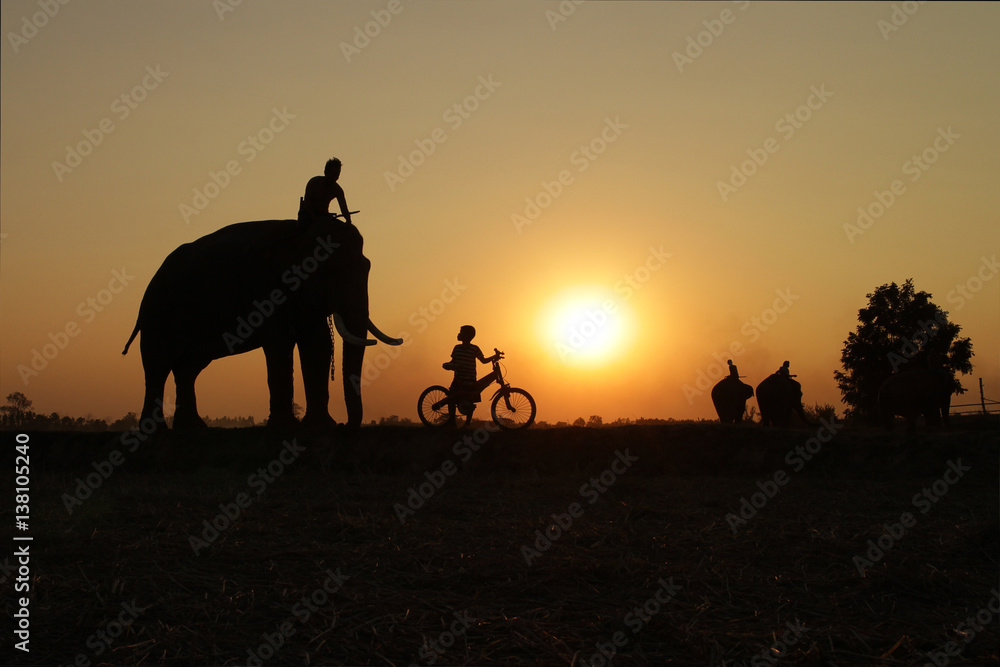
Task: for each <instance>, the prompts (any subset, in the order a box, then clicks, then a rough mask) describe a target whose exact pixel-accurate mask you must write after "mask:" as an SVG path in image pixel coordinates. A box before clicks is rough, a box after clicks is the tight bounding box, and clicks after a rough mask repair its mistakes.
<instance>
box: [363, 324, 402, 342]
mask: <svg viewBox="0 0 1000 667" xmlns="http://www.w3.org/2000/svg"><path fill="white" fill-rule="evenodd" d="M368 331H370V332H371V333H372V335H373V336H375V337H376V338H378V339H379V340H380V341H382V342H383V343H385V344H386V345H402V344H403V339H402V338H390V337H389V336H386V335H385V334H384V333H382V332H381V331H379V328H378V327H377V326H375V325H374V324H372V321H371V320H368Z"/></svg>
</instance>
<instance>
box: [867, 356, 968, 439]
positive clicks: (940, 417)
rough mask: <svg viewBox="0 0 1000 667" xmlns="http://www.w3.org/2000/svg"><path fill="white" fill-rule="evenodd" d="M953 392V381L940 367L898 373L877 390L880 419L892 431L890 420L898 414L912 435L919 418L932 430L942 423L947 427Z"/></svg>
mask: <svg viewBox="0 0 1000 667" xmlns="http://www.w3.org/2000/svg"><path fill="white" fill-rule="evenodd" d="M954 390H955V378H954V377H953V376H952V374H951V373H950V372H948V371H947V370H945V369H944V368H942V367H940V366H937V367H932V368H913V369H908V370H900V371H898V372H896V373H893V374H892V375H890V376H889V377H888V379H886V381H885V382H883V383H882V386H881V387H879V390H878V407H879V416H880V417H881V419H882V423H883V425H884V426H885V427H886V428H888V429H891V428H892V422H893V418H894V417H895V416H896V415H901V416H902V417H903V418H904V419H905V420H906V430H907V431H908V432H911V433H912V432H913V431H914V430H916V425H917V418H918V417H919V416H920V415H923V416H924V420H925V421H926V423H927V426H929V427H931V428H935V427H937V426H939V425H940V424H941V422H942V421H943V422H944V425H945V426H946V427H947V426H949V425H950V424H949V423H948V413H949V411H950V410H951V395H952V393H954Z"/></svg>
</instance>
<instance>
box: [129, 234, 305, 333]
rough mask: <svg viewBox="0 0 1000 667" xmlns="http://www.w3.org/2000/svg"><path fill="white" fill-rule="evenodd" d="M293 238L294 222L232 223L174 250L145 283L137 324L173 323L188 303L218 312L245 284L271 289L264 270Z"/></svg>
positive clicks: (273, 279) (272, 277)
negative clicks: (163, 319) (167, 320)
mask: <svg viewBox="0 0 1000 667" xmlns="http://www.w3.org/2000/svg"><path fill="white" fill-rule="evenodd" d="M295 233H296V221H295V220H262V221H253V222H238V223H235V224H232V225H227V226H226V227H223V228H221V229H218V230H216V231H214V232H212V233H210V234H206V235H205V236H202V237H201V238H199V239H196V240H194V241H191V242H190V243H185V244H183V245H181V246H179V247H178V248H177V249H176V250H174V251H173V252H171V253H170V254H169V255H167V257H166V259H164V260H163V263H162V264H161V265H160V268H159V269H157V271H156V273H155V274H153V277H152V278H151V279H150V281H149V285H148V286H147V287H146V293H145V294H144V295H143V299H142V304H141V305H140V307H139V320H140V323H146V322H147V321H148V320H149V318H159V317H167V316H170V317H173V316H175V314H176V313H177V312H183V311H186V310H188V309H189V308H190V306H191V304H192V303H208V304H211V303H215V304H216V307H218V306H222V305H223V304H221V303H220V301H223V300H228V299H225V296H226V295H228V294H231V293H239V292H245V291H247V289H248V288H250V287H251V284H256V283H261V284H275V285H277V284H278V282H277V281H278V278H279V276H278V275H270V274H271V273H272V272H270V271H267V270H266V269H265V267H267V266H268V265H269V263H270V262H269V260H272V259H273V257H272V255H273V253H274V252H276V250H275V249H276V248H279V247H281V246H282V245H283V243H282V242H283V241H284V242H287V241H288V240H289V239H291V238H292V237H293V236H294V235H295ZM223 307H224V306H223Z"/></svg>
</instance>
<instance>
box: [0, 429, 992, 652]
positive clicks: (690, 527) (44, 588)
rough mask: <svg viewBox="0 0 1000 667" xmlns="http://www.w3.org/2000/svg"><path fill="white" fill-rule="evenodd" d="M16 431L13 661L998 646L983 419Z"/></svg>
mask: <svg viewBox="0 0 1000 667" xmlns="http://www.w3.org/2000/svg"><path fill="white" fill-rule="evenodd" d="M29 436H30V448H31V449H30V452H31V499H30V502H31V505H30V517H31V519H30V529H29V531H28V532H29V533H30V534H31V535H32V536H33V538H34V539H33V542H31V547H30V549H31V563H30V567H31V581H32V596H31V600H30V605H29V609H30V612H31V626H30V627H31V630H30V631H31V641H30V648H31V652H30V653H22V652H20V651H10V652H8V648H7V647H8V646H10V643H9V642H7V641H6V640H5V641H4V648H3V649H0V651H2V653H3V655H0V662H4V663H6V662H16V663H19V664H62V665H70V664H75V665H90V664H92V665H106V664H145V665H201V664H207V665H292V664H295V665H302V664H309V665H320V664H322V665H326V664H332V665H339V664H348V665H353V664H359V665H411V664H418V665H428V664H435V665H455V664H459V665H483V664H532V665H609V664H614V665H701V666H713V667H714V666H735V665H750V666H756V665H773V664H780V665H851V666H854V665H924V664H928V663H929V664H939V665H942V664H952V665H985V664H997V661H998V644H1000V639H998V631H997V628H998V621H1000V613H998V612H1000V593H998V592H997V587H998V571H1000V570H998V561H1000V559H998V552H1000V540H998V535H1000V531H998V505H1000V492H998V486H1000V483H998V465H1000V462H998V449H1000V442H998V441H1000V435H998V429H997V427H996V423H995V421H994V422H992V423H986V424H985V425H978V427H977V426H976V425H975V424H970V425H969V427H968V428H965V427H962V426H960V427H958V428H956V429H954V430H952V431H950V432H938V433H917V434H915V435H909V436H908V435H904V434H902V433H894V434H887V433H884V432H880V431H864V430H852V429H851V428H850V427H844V428H836V427H835V428H833V429H830V428H829V427H827V428H825V429H820V430H817V429H814V428H812V429H806V428H803V429H798V430H794V429H792V430H781V429H765V428H762V427H759V426H741V427H735V426H722V425H719V424H711V423H677V424H667V425H660V426H621V427H610V428H560V429H529V430H528V431H526V432H523V433H514V434H510V433H502V432H501V433H495V432H492V431H490V430H487V429H485V428H483V427H481V428H480V429H478V430H475V429H473V430H457V431H436V432H435V431H431V430H429V429H425V428H422V427H366V428H363V429H361V431H360V432H359V433H358V434H357V435H356V436H355V437H354V438H351V439H345V438H343V437H339V436H337V437H309V436H307V435H304V434H295V433H285V434H275V433H272V432H268V431H266V430H264V429H235V430H222V429H219V430H215V429H212V430H209V431H207V432H204V433H199V434H197V435H195V436H185V435H179V434H175V433H171V434H169V435H168V436H166V437H164V438H158V439H149V440H146V441H143V442H140V441H139V440H138V438H136V437H135V434H132V436H131V437H129V436H126V437H125V440H122V437H121V434H73V433H62V434H59V433H56V434H54V433H41V432H39V433H31V434H29ZM831 436H832V437H831ZM2 437H3V441H4V442H5V443H10V445H9V447H11V448H13V446H14V434H13V433H3V434H2ZM810 438H812V440H810ZM797 448H798V449H797ZM133 449H134V451H132V450H133ZM810 449H811V450H812V451H811V452H810ZM115 450H117V451H118V452H119V454H117V455H115V454H113V453H112V452H113V451H115ZM12 459H13V452H11V460H12ZM88 476H89V479H88ZM6 478H7V479H12V476H10V475H8V476H6ZM5 495H6V496H7V497H8V498H9V497H11V495H12V494H10V493H8V494H5ZM744 501H745V502H744ZM2 510H3V511H2V512H0V513H2V514H3V515H4V521H9V522H12V521H13V520H14V518H13V514H14V512H13V503H12V502H11V503H8V504H7V506H6V507H3V508H2ZM227 515H228V516H227ZM12 551H13V549H11V550H9V552H8V553H11V552H12ZM8 553H4V554H2V555H4V556H7V555H8ZM5 565H6V564H5ZM15 572H16V571H12V570H9V569H8V568H6V567H5V568H4V570H3V575H4V577H5V578H6V581H5V582H3V586H4V588H5V589H6V588H7V587H8V586H11V585H12V581H13V580H14V577H15V576H16V573H15ZM0 599H2V600H3V607H4V612H5V613H7V614H8V615H13V613H14V610H15V608H14V604H15V596H13V595H8V594H7V593H6V592H5V593H4V595H3V596H2V598H0ZM977 614H978V615H979V619H980V620H979V621H976V616H977ZM970 617H972V621H971V623H970V622H967V621H966V619H968V618H970ZM981 624H982V625H981ZM977 628H978V629H977Z"/></svg>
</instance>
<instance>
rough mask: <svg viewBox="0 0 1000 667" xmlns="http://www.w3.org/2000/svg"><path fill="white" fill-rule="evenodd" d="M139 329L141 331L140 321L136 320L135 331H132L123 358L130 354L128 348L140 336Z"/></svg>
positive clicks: (123, 351)
mask: <svg viewBox="0 0 1000 667" xmlns="http://www.w3.org/2000/svg"><path fill="white" fill-rule="evenodd" d="M139 329H140V327H139V321H138V320H136V323H135V329H132V335H131V336H129V339H128V342H127V343H125V349H124V350H122V356H125V355H126V354H128V347H129V345H131V344H132V341H134V340H135V337H136V336H138V335H139Z"/></svg>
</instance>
